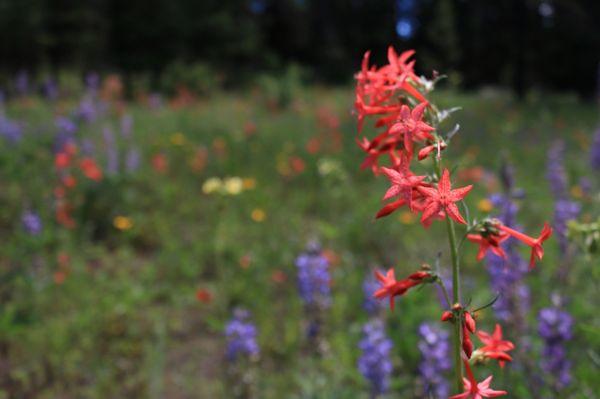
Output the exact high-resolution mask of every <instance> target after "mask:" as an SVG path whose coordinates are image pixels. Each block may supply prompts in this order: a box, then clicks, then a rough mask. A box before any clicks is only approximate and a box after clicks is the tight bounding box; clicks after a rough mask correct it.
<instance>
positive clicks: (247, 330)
mask: <svg viewBox="0 0 600 399" xmlns="http://www.w3.org/2000/svg"><path fill="white" fill-rule="evenodd" d="M225 336H226V337H227V350H226V357H227V360H229V361H235V360H237V359H238V358H239V357H240V356H245V357H256V356H258V354H259V352H260V350H259V347H258V343H257V342H256V337H257V330H256V326H255V325H254V324H253V323H252V322H251V321H250V313H249V312H248V311H246V310H243V309H236V310H234V312H233V318H232V319H231V320H230V321H229V323H227V326H226V327H225Z"/></svg>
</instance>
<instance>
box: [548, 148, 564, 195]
mask: <svg viewBox="0 0 600 399" xmlns="http://www.w3.org/2000/svg"><path fill="white" fill-rule="evenodd" d="M547 157H548V161H547V165H546V178H547V179H548V183H550V191H551V192H552V195H554V197H555V198H557V199H565V198H567V197H568V182H567V172H566V171H565V167H564V158H565V143H564V141H562V140H557V141H555V142H554V144H552V146H551V147H550V149H549V150H548V155H547Z"/></svg>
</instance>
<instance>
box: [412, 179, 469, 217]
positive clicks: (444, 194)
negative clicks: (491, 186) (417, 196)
mask: <svg viewBox="0 0 600 399" xmlns="http://www.w3.org/2000/svg"><path fill="white" fill-rule="evenodd" d="M472 188H473V186H472V185H468V186H466V187H461V188H458V189H455V190H452V186H451V183H450V172H449V171H448V169H444V172H443V173H442V178H441V179H440V181H439V182H438V185H437V188H433V187H425V186H420V187H419V188H418V190H419V191H420V192H421V193H422V194H423V195H424V196H425V197H427V198H426V203H425V207H424V211H423V215H422V216H421V223H422V224H423V225H424V226H426V227H427V225H428V224H427V223H428V221H429V220H430V219H431V218H432V217H435V216H436V215H437V214H438V213H439V212H440V211H441V210H443V211H445V212H446V214H447V215H448V216H449V217H450V218H452V219H454V220H455V221H456V222H458V223H462V224H467V222H466V221H465V219H463V217H462V215H461V214H460V212H459V210H458V207H457V206H456V204H455V202H458V201H460V200H462V199H463V198H465V196H466V195H467V194H468V193H469V191H471V189H472Z"/></svg>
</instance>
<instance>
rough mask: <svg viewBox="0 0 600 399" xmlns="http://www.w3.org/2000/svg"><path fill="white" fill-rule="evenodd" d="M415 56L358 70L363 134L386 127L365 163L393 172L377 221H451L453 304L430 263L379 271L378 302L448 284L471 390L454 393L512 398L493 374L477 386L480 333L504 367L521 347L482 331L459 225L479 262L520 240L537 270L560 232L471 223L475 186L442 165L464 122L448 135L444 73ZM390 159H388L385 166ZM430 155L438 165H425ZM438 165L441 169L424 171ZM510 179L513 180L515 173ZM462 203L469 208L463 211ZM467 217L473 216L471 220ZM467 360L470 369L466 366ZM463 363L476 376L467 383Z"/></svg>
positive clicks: (490, 355)
mask: <svg viewBox="0 0 600 399" xmlns="http://www.w3.org/2000/svg"><path fill="white" fill-rule="evenodd" d="M413 54H414V51H412V50H411V51H405V52H403V53H401V54H397V53H396V51H395V50H394V49H393V48H392V47H390V48H389V49H388V54H387V56H388V57H387V58H388V63H387V64H386V65H384V66H382V67H380V68H378V67H376V66H370V65H369V52H367V53H366V54H365V56H364V58H363V62H362V66H361V70H360V71H359V72H358V73H357V74H356V81H357V84H356V96H355V109H356V113H357V117H358V132H359V134H361V132H362V130H363V127H364V123H365V120H366V119H367V118H368V117H375V127H376V128H378V129H380V130H379V131H378V133H377V134H376V135H375V136H374V137H372V138H369V137H359V138H357V144H358V146H359V148H360V149H361V150H362V151H363V152H365V154H366V158H365V160H364V162H363V163H362V165H361V168H363V169H365V168H370V169H371V171H372V172H373V173H374V174H375V175H380V174H383V175H385V177H386V178H387V179H388V180H389V183H390V187H389V188H388V189H387V191H386V192H385V194H384V195H383V201H389V202H387V203H386V204H385V205H384V206H383V207H382V208H381V209H380V210H379V211H378V212H377V215H376V217H377V218H381V217H385V216H388V215H390V214H391V213H393V212H395V211H396V210H397V209H399V208H401V207H406V208H408V210H409V211H410V212H412V213H416V214H420V220H421V224H422V225H423V226H424V227H425V228H428V227H430V226H431V224H432V223H433V222H434V221H436V220H445V222H446V227H447V230H448V238H449V243H450V252H451V258H452V277H453V278H452V294H453V298H452V301H450V298H449V296H448V295H447V293H446V288H445V284H444V282H443V279H442V278H441V277H440V276H439V275H438V274H437V273H433V272H432V271H431V270H430V268H429V267H423V268H422V269H421V270H419V271H417V272H415V273H412V274H410V275H409V276H408V277H406V278H404V279H402V280H396V278H395V274H394V269H393V268H392V269H389V270H388V271H387V273H386V274H385V275H384V274H382V273H380V272H376V273H375V275H376V277H377V279H378V280H379V282H380V288H379V289H378V290H376V291H375V292H374V294H373V295H374V297H375V298H378V299H383V298H389V301H390V307H391V308H392V309H393V308H394V298H395V297H396V296H401V295H404V294H405V293H407V292H408V291H409V290H410V289H411V288H414V287H416V286H419V285H422V284H427V283H436V284H438V285H440V287H441V289H442V291H443V293H444V296H445V299H446V302H447V306H448V309H447V310H446V311H445V312H444V313H443V316H442V320H443V321H448V322H450V323H452V324H453V326H454V327H453V334H454V338H455V339H454V342H455V344H454V345H455V346H454V351H453V357H454V368H455V373H456V377H457V378H456V382H457V385H456V390H459V389H461V388H463V387H464V389H465V391H464V392H463V393H460V394H457V395H455V396H453V398H455V399H461V398H481V397H495V396H500V395H505V394H506V392H504V391H494V390H492V389H491V388H489V384H490V382H491V379H492V377H491V376H490V377H489V378H487V379H486V380H484V381H483V382H481V383H477V381H476V380H475V379H474V377H473V373H472V371H471V369H470V364H469V361H468V359H470V358H471V357H472V355H473V352H474V345H473V341H472V336H474V335H477V336H478V337H479V338H480V339H481V340H482V341H483V342H484V347H483V348H481V349H480V350H478V351H475V353H476V354H477V359H476V360H479V359H496V360H498V361H499V362H501V364H502V365H503V364H504V362H505V361H510V360H511V357H510V356H509V355H508V354H507V353H506V351H508V350H511V349H513V348H514V345H513V344H512V343H510V342H509V341H503V340H502V339H501V330H500V329H499V326H498V327H497V328H496V331H495V332H494V334H486V333H484V332H481V331H478V330H477V326H476V323H475V317H474V314H475V311H476V310H479V309H480V308H478V309H475V310H471V309H470V308H467V307H465V306H463V305H462V304H461V298H460V268H459V254H458V251H459V246H458V245H457V240H456V233H455V223H457V224H459V225H466V227H467V232H468V233H469V234H467V235H466V238H467V239H468V240H469V241H470V242H472V243H475V244H477V245H478V246H479V252H478V254H477V259H478V260H482V259H483V258H484V257H486V255H488V254H490V256H496V257H498V258H499V259H502V260H504V259H506V258H507V257H508V254H507V251H506V243H507V242H508V241H509V240H514V241H519V242H521V243H523V244H525V245H526V246H528V247H530V249H531V253H530V258H529V266H530V268H533V267H534V265H535V263H536V261H540V260H542V258H543V256H544V248H543V243H544V242H545V241H546V240H547V239H548V238H550V236H551V235H552V228H551V227H550V226H549V225H548V224H547V223H546V224H544V227H543V228H542V230H541V232H540V234H539V235H538V236H537V237H531V236H528V235H526V234H524V233H522V232H521V231H519V230H518V229H516V228H515V226H514V221H513V220H505V221H503V220H500V219H490V218H486V219H483V220H482V221H479V222H477V221H473V222H471V221H470V220H468V219H469V217H468V213H465V209H467V208H466V205H464V200H465V198H466V197H467V195H468V194H469V192H470V191H471V190H472V188H473V186H472V185H468V186H464V187H460V188H454V187H453V184H452V180H451V173H450V169H449V168H448V167H444V166H443V165H442V152H444V151H447V150H448V148H449V145H450V141H451V139H452V137H453V136H454V134H455V133H456V132H457V130H458V127H457V128H455V129H454V130H452V131H450V132H448V133H446V134H443V133H442V131H441V130H440V128H439V127H440V124H441V122H442V121H443V120H445V119H446V118H447V117H448V116H449V114H450V113H451V112H452V111H454V109H451V110H439V109H438V108H437V107H436V106H435V105H433V104H431V103H430V102H429V100H428V99H427V98H426V94H427V93H428V92H429V91H431V90H432V89H433V87H434V84H435V80H437V78H436V79H434V80H433V81H430V80H428V79H426V78H424V77H419V76H417V75H416V73H415V71H414V64H415V63H414V61H412V60H411V57H412V56H413ZM415 154H416V157H415ZM415 158H416V159H415ZM386 159H387V160H388V163H387V164H386V165H383V162H384V160H386ZM426 160H428V161H432V162H425V161H426ZM431 164H432V165H433V170H430V171H429V172H426V171H421V170H422V169H423V168H427V167H428V166H429V165H431ZM506 178H507V179H510V178H511V176H506ZM459 205H460V206H463V205H464V206H463V208H464V209H463V210H462V211H461V209H460V207H459ZM463 214H466V215H467V218H465V217H464V216H463ZM463 359H464V360H465V362H464V366H463V365H462V364H461V361H462V360H463ZM463 368H464V370H465V371H466V372H467V376H468V378H465V379H464V380H463V379H462V375H463Z"/></svg>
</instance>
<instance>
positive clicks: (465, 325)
mask: <svg viewBox="0 0 600 399" xmlns="http://www.w3.org/2000/svg"><path fill="white" fill-rule="evenodd" d="M475 329H476V326H475V319H474V318H473V316H472V315H471V313H470V312H469V311H465V313H464V319H463V322H462V331H463V334H462V335H463V337H462V338H463V339H462V348H463V351H464V352H465V355H466V356H467V359H470V358H471V355H472V354H473V341H472V340H471V334H474V333H475Z"/></svg>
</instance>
